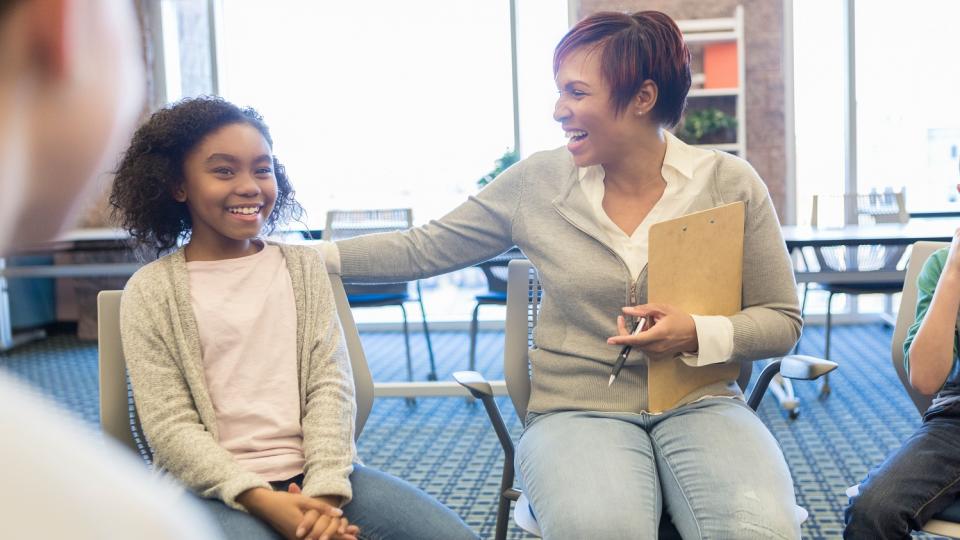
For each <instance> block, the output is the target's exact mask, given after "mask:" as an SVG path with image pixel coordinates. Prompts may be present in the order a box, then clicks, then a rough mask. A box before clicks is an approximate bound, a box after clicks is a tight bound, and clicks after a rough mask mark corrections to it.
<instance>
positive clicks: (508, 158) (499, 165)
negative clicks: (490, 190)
mask: <svg viewBox="0 0 960 540" xmlns="http://www.w3.org/2000/svg"><path fill="white" fill-rule="evenodd" d="M518 161H520V153H519V152H516V151H514V150H511V149H509V148H507V151H506V152H504V153H503V155H502V156H500V158H499V159H497V160H496V161H495V162H494V163H495V164H496V167H494V168H493V170H492V171H490V172H488V173H487V174H485V175H483V178H481V179H479V180H477V187H478V188H482V187H483V186H485V185H487V184H489V183H490V182H493V179H494V178H496V177H497V176H498V175H499V174H500V173H502V172H503V171H505V170H507V169H508V168H509V167H510V166H511V165H513V164H514V163H516V162H518Z"/></svg>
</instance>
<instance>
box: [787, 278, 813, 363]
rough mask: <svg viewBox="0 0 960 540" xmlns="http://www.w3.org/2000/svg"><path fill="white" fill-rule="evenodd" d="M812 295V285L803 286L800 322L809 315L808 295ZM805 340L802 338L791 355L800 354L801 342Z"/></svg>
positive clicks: (805, 284) (795, 344)
mask: <svg viewBox="0 0 960 540" xmlns="http://www.w3.org/2000/svg"><path fill="white" fill-rule="evenodd" d="M809 293H810V284H809V283H804V284H803V298H802V299H801V300H800V320H801V321H803V320H804V318H805V317H806V315H807V294H809ZM801 339H803V336H802V335H801V336H800V339H798V340H797V342H796V343H794V345H793V351H791V352H790V354H800V340H801Z"/></svg>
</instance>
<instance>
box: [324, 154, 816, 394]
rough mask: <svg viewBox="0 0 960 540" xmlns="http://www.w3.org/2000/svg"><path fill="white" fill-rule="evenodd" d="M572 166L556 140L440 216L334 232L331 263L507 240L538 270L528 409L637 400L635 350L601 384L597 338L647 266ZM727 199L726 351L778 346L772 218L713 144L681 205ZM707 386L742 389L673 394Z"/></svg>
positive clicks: (784, 269)
mask: <svg viewBox="0 0 960 540" xmlns="http://www.w3.org/2000/svg"><path fill="white" fill-rule="evenodd" d="M577 173H578V169H577V167H576V166H575V165H574V163H573V159H572V157H571V156H570V153H569V152H568V151H567V150H566V148H559V149H556V150H552V151H549V152H540V153H537V154H534V155H532V156H530V157H529V158H527V159H525V160H523V161H521V162H520V163H517V164H516V165H514V166H513V167H511V168H510V169H508V170H507V171H505V172H504V173H503V174H501V175H500V176H499V177H498V178H497V179H496V180H494V181H493V182H491V183H490V184H489V185H488V186H486V187H485V188H484V189H483V190H482V191H481V192H480V193H479V194H478V195H476V196H475V197H470V198H469V199H468V200H467V201H466V202H465V203H463V204H461V205H460V206H459V207H457V208H456V209H454V210H453V211H452V212H450V213H449V214H447V215H446V216H444V217H443V218H441V219H440V220H437V221H431V222H430V223H428V224H427V225H424V226H422V227H418V228H415V229H411V230H410V231H407V232H396V233H384V234H378V235H370V236H365V237H359V238H354V239H349V240H342V241H338V242H337V247H338V249H339V251H340V263H341V273H342V275H343V277H344V278H345V280H349V281H356V282H378V281H407V280H411V279H419V278H423V277H427V276H432V275H436V274H442V273H444V272H450V271H452V270H456V269H458V268H463V267H466V266H470V265H473V264H476V263H478V262H481V261H484V260H487V259H489V258H491V257H494V256H496V255H498V254H500V253H502V252H504V251H505V250H507V249H509V248H510V247H511V246H514V245H516V246H518V247H519V248H520V249H522V250H523V252H524V253H525V254H526V256H527V257H528V258H529V259H530V261H531V262H532V263H533V264H534V266H536V268H537V270H538V271H539V272H540V278H541V280H542V282H543V288H544V298H543V304H542V306H541V312H540V318H539V320H538V324H537V328H536V331H535V332H536V333H535V341H536V347H534V349H533V350H531V352H530V363H531V367H532V373H531V394H530V403H529V410H530V411H532V412H539V413H543V412H549V411H557V410H598V411H628V412H641V411H645V410H646V409H647V367H646V359H645V358H644V356H643V355H637V356H636V357H631V359H630V361H628V363H627V365H626V366H625V367H624V369H623V371H622V372H621V373H620V378H619V379H618V380H617V384H616V385H614V386H613V387H609V388H608V387H607V379H608V377H609V376H610V369H611V366H612V364H613V363H614V361H615V360H616V358H617V354H618V353H619V350H620V347H617V346H612V345H608V344H607V343H606V338H607V337H608V336H612V335H616V333H617V327H616V317H617V315H618V314H619V313H620V312H621V311H620V309H621V308H622V307H623V306H626V305H632V304H635V303H636V304H643V303H645V302H646V285H647V279H646V269H645V268H644V270H643V271H642V272H641V274H640V276H639V278H638V279H637V280H636V282H634V277H633V276H631V275H630V272H629V270H628V268H627V265H626V263H624V261H623V260H622V259H621V258H620V257H619V256H618V255H617V254H616V252H615V251H614V250H613V249H612V248H611V247H610V246H609V245H608V243H607V241H606V240H605V238H606V235H605V234H604V233H603V231H601V230H600V227H599V225H598V224H597V223H596V221H595V219H594V218H593V210H592V208H591V207H590V205H589V203H588V201H587V199H586V197H585V195H584V194H583V190H582V189H580V186H579V181H578V174H577ZM734 201H744V203H745V204H746V223H745V231H744V247H743V261H744V264H743V298H742V304H741V305H742V306H743V309H742V311H740V312H739V313H737V314H735V315H732V316H731V317H730V321H731V322H732V323H733V341H734V348H733V358H732V360H731V361H733V362H743V361H752V360H759V359H763V358H770V357H775V356H782V355H784V354H786V353H787V352H788V351H789V350H790V349H791V348H792V347H793V345H794V343H796V341H797V339H798V338H799V337H800V327H801V319H800V310H799V305H798V302H797V293H796V283H795V280H794V276H793V269H792V265H791V263H790V258H789V256H788V255H787V250H786V245H785V244H784V241H783V237H782V235H781V232H780V223H779V222H778V221H777V216H776V213H775V211H774V208H773V204H772V203H771V201H770V196H769V194H768V193H767V188H766V186H765V185H764V184H763V182H762V181H761V180H760V178H759V176H757V173H756V172H755V171H754V170H753V168H752V167H751V166H750V165H749V164H748V163H747V162H746V161H744V160H742V159H739V158H737V157H735V156H732V155H730V154H727V153H724V152H718V153H717V159H716V165H715V170H714V181H713V182H712V183H711V184H710V185H709V187H708V189H706V190H704V191H703V192H701V193H700V194H698V195H697V196H696V198H695V200H694V202H693V204H692V205H691V207H690V210H689V211H690V212H695V211H698V210H705V209H708V208H713V207H715V206H719V205H721V204H726V203H730V202H734ZM634 286H635V287H636V288H635V289H634V290H635V291H636V294H635V295H631V290H632V288H633V287H634ZM621 381H622V384H621ZM708 395H730V396H739V395H742V394H741V393H740V389H739V388H738V387H737V386H736V384H734V382H733V381H728V382H727V383H718V384H715V385H711V386H707V387H704V388H701V389H700V390H698V391H695V392H693V393H692V394H690V395H688V396H687V397H686V398H684V399H683V400H681V404H682V403H688V402H691V401H694V400H696V399H699V398H700V397H703V396H708Z"/></svg>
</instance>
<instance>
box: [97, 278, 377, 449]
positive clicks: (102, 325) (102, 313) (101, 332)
mask: <svg viewBox="0 0 960 540" xmlns="http://www.w3.org/2000/svg"><path fill="white" fill-rule="evenodd" d="M329 276H330V283H331V285H332V286H333V295H334V298H335V299H336V303H337V315H338V316H339V318H340V326H341V328H342V330H343V336H344V339H345V341H346V345H347V353H348V354H349V355H350V365H351V367H352V368H353V384H354V387H355V389H356V402H357V418H356V424H355V426H356V429H355V431H354V437H355V438H359V437H360V432H361V431H363V425H364V424H365V423H366V422H367V417H368V416H369V415H370V409H371V408H372V407H373V378H372V377H371V375H370V369H369V368H368V367H367V358H366V356H365V355H364V354H363V346H362V344H361V343H360V334H359V333H358V332H357V326H356V324H354V321H353V314H352V313H351V312H350V304H349V303H348V302H347V294H346V291H345V290H344V287H343V282H341V281H340V276H339V275H337V274H329ZM122 293H123V291H101V292H100V294H99V295H97V341H98V357H99V365H100V426H101V427H102V428H103V431H104V433H106V434H107V435H109V436H111V437H113V438H114V439H116V440H117V441H119V442H120V443H122V444H123V445H124V446H126V447H128V448H130V449H131V450H133V451H134V452H136V453H137V454H139V455H140V456H141V457H142V458H143V459H144V461H146V462H147V463H150V462H151V461H152V452H151V451H150V448H149V446H148V445H147V443H146V438H145V437H144V436H143V430H142V429H141V428H140V420H139V418H138V417H137V410H136V408H135V407H134V402H133V391H132V390H131V388H130V383H129V379H128V378H127V364H126V360H125V359H124V357H123V345H122V343H121V341H120V297H121V294H122Z"/></svg>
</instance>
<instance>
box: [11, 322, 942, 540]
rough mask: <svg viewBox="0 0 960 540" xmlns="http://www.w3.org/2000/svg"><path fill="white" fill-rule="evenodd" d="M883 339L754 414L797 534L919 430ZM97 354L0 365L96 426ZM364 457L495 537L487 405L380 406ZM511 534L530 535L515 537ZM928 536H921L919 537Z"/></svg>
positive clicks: (450, 352) (447, 343)
mask: <svg viewBox="0 0 960 540" xmlns="http://www.w3.org/2000/svg"><path fill="white" fill-rule="evenodd" d="M890 334H891V331H890V329H888V328H885V327H883V326H881V325H862V326H844V327H838V328H836V329H835V330H834V333H833V350H834V351H835V355H834V360H837V361H838V362H840V369H838V370H837V372H835V374H833V375H832V376H831V378H830V383H831V386H832V388H833V393H832V395H831V396H830V398H829V399H827V400H824V401H820V400H818V399H817V392H818V390H817V388H816V386H815V385H814V384H811V383H799V384H797V385H796V390H797V393H798V395H799V396H800V399H801V400H802V403H803V406H802V412H801V415H800V417H799V418H798V419H797V420H795V421H791V420H789V419H787V418H786V415H785V414H784V413H782V412H781V411H780V410H779V409H778V407H777V404H776V400H774V399H773V398H772V396H767V398H766V399H765V400H764V403H763V405H762V406H761V408H760V415H761V417H762V418H763V419H764V421H765V422H766V424H767V425H768V426H769V427H770V429H771V431H772V432H773V433H774V435H775V436H776V437H777V439H778V440H779V441H780V444H781V446H782V447H783V451H784V454H785V455H786V457H787V461H788V463H789V464H790V467H791V470H792V471H793V475H794V481H795V484H796V488H797V497H798V502H799V503H800V504H801V505H803V506H804V507H805V508H807V510H809V511H810V519H808V520H807V522H806V523H805V524H804V526H803V537H804V538H811V539H819V538H839V537H840V532H841V530H842V512H843V507H844V505H845V504H846V497H845V496H844V494H843V492H844V489H845V488H846V487H847V486H849V485H851V484H854V483H857V482H858V481H859V480H860V479H861V478H862V477H863V476H864V474H865V473H866V471H867V469H868V467H870V466H871V465H873V464H876V463H878V462H879V461H880V460H882V459H883V457H884V456H885V455H886V454H887V453H888V452H889V451H890V450H891V449H893V448H895V447H896V446H898V445H899V444H900V442H901V441H902V440H903V439H905V438H906V437H907V436H908V435H909V434H910V433H911V432H912V431H913V430H914V429H915V428H916V426H917V425H918V424H919V420H920V419H919V415H918V414H917V413H916V410H915V409H914V408H913V405H912V404H911V403H910V402H909V399H908V398H907V396H906V393H905V392H904V391H903V389H902V388H901V386H900V382H899V381H898V380H897V377H896V374H895V373H894V371H893V367H892V365H891V363H890V349H889V347H890V346H889V343H890ZM433 335H434V341H433V344H434V351H435V355H436V358H437V364H438V369H439V370H440V372H441V373H440V378H441V379H449V378H450V373H451V372H453V371H456V370H458V369H465V366H466V364H467V352H466V351H467V347H468V338H467V335H466V333H463V332H436V333H435V334H433ZM362 337H363V342H364V346H365V349H366V351H367V356H368V358H369V361H370V364H371V369H372V371H373V374H374V379H375V380H378V381H392V380H403V379H404V378H405V364H404V353H403V341H402V337H401V335H400V334H396V333H368V334H364V335H363V336H362ZM411 345H412V347H413V348H414V349H413V354H414V355H415V358H418V359H421V361H420V362H419V363H418V364H417V366H416V367H417V369H418V376H420V377H424V376H425V375H426V346H425V343H424V341H423V339H422V336H421V335H420V334H415V335H414V336H412V339H411ZM822 348H823V334H822V327H817V326H814V327H807V328H806V329H805V333H804V339H803V341H802V343H801V353H804V354H810V355H814V356H816V355H820V354H822ZM501 351H502V336H501V334H499V333H497V332H481V334H480V339H479V344H478V351H477V352H478V354H477V363H478V368H479V369H480V370H481V371H483V372H484V373H485V374H486V375H487V376H488V377H491V378H500V376H501V375H500V373H501V371H500V369H499V363H500V354H501ZM96 363H97V357H96V346H95V344H92V343H88V342H80V341H77V340H76V339H74V338H70V337H53V338H49V339H47V340H44V341H41V342H38V343H34V344H31V345H27V346H24V347H22V348H19V349H16V350H14V351H12V352H10V353H6V354H2V355H0V366H2V367H3V368H5V369H7V370H8V371H9V372H11V373H13V374H14V375H15V376H17V377H19V378H21V379H23V380H25V381H27V382H29V383H31V384H33V385H35V386H37V387H39V388H40V389H41V390H42V391H43V392H44V393H46V394H48V395H49V396H51V397H52V398H53V399H55V400H56V401H58V402H59V403H60V404H61V405H63V406H65V407H66V408H68V409H69V410H71V411H73V412H74V413H75V414H77V415H78V416H80V417H81V418H82V419H83V420H85V421H87V422H88V423H90V424H91V425H92V426H96V423H97V417H98V410H97V409H98V408H97V367H96ZM500 408H501V410H502V411H503V413H504V417H505V418H507V419H508V421H509V422H510V425H511V429H512V430H513V432H514V433H515V434H516V433H519V428H520V426H519V422H518V421H517V419H516V416H515V415H514V414H513V409H512V406H511V405H510V404H509V401H508V400H506V399H502V400H500ZM359 446H360V454H361V456H362V457H363V459H364V461H365V462H366V463H367V464H368V465H370V466H373V467H377V468H380V469H382V470H385V471H387V472H390V473H392V474H395V475H397V476H400V477H403V478H406V479H407V480H410V481H411V482H413V483H414V484H417V485H419V486H420V487H422V488H423V489H424V490H426V491H427V492H429V493H431V494H433V495H435V496H436V497H437V498H439V499H440V500H441V501H443V502H444V503H445V504H447V505H448V506H450V507H451V508H452V509H453V510H454V511H456V512H458V513H459V514H460V515H461V516H463V517H464V519H465V520H466V521H467V523H469V524H470V525H471V526H472V527H474V529H475V530H477V531H479V532H480V533H481V534H482V535H483V536H484V537H491V536H492V534H493V526H494V522H495V515H494V514H495V501H496V493H497V488H498V485H499V475H500V467H501V464H502V455H501V451H500V447H499V445H498V443H497V440H496V436H495V435H494V434H493V431H492V430H491V429H490V428H489V426H488V422H487V419H486V415H485V414H484V412H483V408H482V407H479V406H476V405H472V404H469V403H467V402H466V401H465V400H464V399H460V398H422V399H419V400H418V401H417V403H416V405H414V406H409V405H407V404H406V403H405V402H404V401H403V400H402V399H382V400H378V401H377V403H376V404H375V405H374V408H373V412H372V414H371V416H370V419H369V421H368V423H367V426H366V428H365V429H364V433H363V437H362V438H361V440H360V445H359ZM511 538H527V537H526V536H524V535H523V534H522V533H521V532H520V531H518V530H516V529H514V530H512V531H511ZM924 538H926V537H924Z"/></svg>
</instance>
